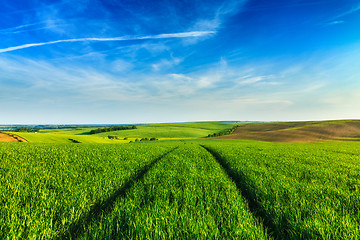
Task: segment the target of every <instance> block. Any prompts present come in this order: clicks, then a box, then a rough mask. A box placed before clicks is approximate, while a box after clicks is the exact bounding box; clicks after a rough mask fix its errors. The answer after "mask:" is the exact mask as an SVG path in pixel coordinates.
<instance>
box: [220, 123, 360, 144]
mask: <svg viewBox="0 0 360 240" xmlns="http://www.w3.org/2000/svg"><path fill="white" fill-rule="evenodd" d="M219 138H222V139H250V140H259V141H269V142H318V141H334V140H335V141H360V120H337V121H309V122H273V123H247V124H243V125H241V126H240V127H239V128H237V129H236V130H235V131H234V133H233V134H231V135H227V136H222V137H219Z"/></svg>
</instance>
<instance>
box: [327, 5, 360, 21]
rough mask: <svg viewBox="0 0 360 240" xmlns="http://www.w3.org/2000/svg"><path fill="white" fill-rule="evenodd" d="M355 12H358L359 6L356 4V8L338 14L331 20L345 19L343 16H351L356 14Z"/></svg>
mask: <svg viewBox="0 0 360 240" xmlns="http://www.w3.org/2000/svg"><path fill="white" fill-rule="evenodd" d="M357 11H360V4H358V5H357V6H355V7H353V8H351V9H350V10H348V11H345V12H342V13H340V14H339V15H337V16H335V17H333V18H332V20H335V19H339V18H341V17H345V16H347V15H350V14H352V13H354V12H357Z"/></svg>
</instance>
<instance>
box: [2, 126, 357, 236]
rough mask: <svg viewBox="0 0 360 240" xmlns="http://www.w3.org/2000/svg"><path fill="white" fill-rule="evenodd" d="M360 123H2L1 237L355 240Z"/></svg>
mask: <svg viewBox="0 0 360 240" xmlns="http://www.w3.org/2000/svg"><path fill="white" fill-rule="evenodd" d="M359 123H360V121H358V120H349V121H323V122H275V123H235V122H233V123H231V122H229V123H222V122H204V123H200V122H198V123H171V124H150V125H139V126H136V128H135V127H134V129H125V130H116V131H109V132H99V133H95V134H89V132H90V131H91V130H94V129H98V128H96V127H85V126H82V127H81V128H76V127H72V128H66V127H65V128H62V129H56V128H52V129H36V131H35V130H34V129H35V128H33V129H32V130H31V129H30V128H29V129H28V131H33V132H17V131H16V129H12V131H3V132H4V133H2V134H11V135H13V136H18V137H19V138H21V139H26V140H27V142H10V141H12V140H13V139H9V142H8V143H6V142H3V143H1V144H0V155H1V162H0V173H1V175H0V182H1V185H0V194H1V195H0V202H1V208H0V216H1V220H0V238H1V239H118V238H120V239H121V238H124V239H194V238H196V239H357V238H359V236H360V227H359V226H360V224H359V222H360V215H359V212H358V210H359V209H360V188H359V186H360V185H359V184H360V173H359V172H360V142H358V141H357V136H358V134H359V132H358V130H357V129H358V128H357V126H358V125H359ZM234 126H235V127H234ZM289 128H290V129H291V130H288V131H296V130H297V131H299V132H302V131H304V132H305V131H307V133H308V134H307V135H304V136H305V137H304V138H300V137H299V136H300V134H294V135H293V139H289V136H290V134H289V135H286V138H281V139H279V138H272V139H270V138H269V136H272V135H271V134H266V133H269V132H270V133H274V132H276V131H287V130H286V129H289ZM103 129H106V127H105V126H104V127H103ZM339 129H340V130H339ZM343 129H345V130H343ZM349 129H350V130H349ZM310 130H311V131H310ZM351 130H352V131H351ZM245 131H246V132H248V133H249V132H250V133H251V134H248V135H247V134H245V135H240V134H242V133H244V132H245ZM338 132H341V134H334V133H338ZM219 133H225V134H224V135H222V136H220V137H208V136H209V135H213V134H219ZM319 133H322V134H323V135H321V136H325V135H326V136H331V137H326V138H324V139H323V141H320V139H319V138H314V139H312V140H313V141H311V139H309V137H308V136H309V135H310V136H319ZM108 136H117V138H111V139H110V138H109V137H108ZM264 136H266V137H267V140H268V141H255V140H253V139H261V138H263V137H264ZM280 136H281V137H283V135H280ZM87 138H88V139H87ZM124 138H125V139H126V140H124ZM151 138H153V139H157V140H150V139H151ZM224 138H226V139H224ZM238 138H244V139H242V140H241V139H238ZM246 138H248V139H247V140H246ZM69 139H72V140H69ZM136 139H138V140H137V141H136ZM145 139H147V140H145ZM349 139H350V140H351V141H349ZM279 141H282V142H279ZM289 142H292V143H289Z"/></svg>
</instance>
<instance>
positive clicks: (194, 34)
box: [0, 31, 215, 53]
mask: <svg viewBox="0 0 360 240" xmlns="http://www.w3.org/2000/svg"><path fill="white" fill-rule="evenodd" d="M214 33H215V31H192V32H181V33H165V34H158V35H148V36H125V37H113V38H74V39H63V40H56V41H49V42H41V43H29V44H24V45H19V46H14V47H8V48H3V49H0V53H4V52H11V51H16V50H20V49H25V48H30V47H38V46H44V45H51V44H57V43H66V42H89V41H97V42H106V41H131V40H146V39H166V38H191V37H202V36H206V35H210V34H214Z"/></svg>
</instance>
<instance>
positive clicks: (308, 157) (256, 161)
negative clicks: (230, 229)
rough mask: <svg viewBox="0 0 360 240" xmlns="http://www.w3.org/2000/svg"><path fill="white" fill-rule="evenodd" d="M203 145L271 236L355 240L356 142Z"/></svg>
mask: <svg viewBox="0 0 360 240" xmlns="http://www.w3.org/2000/svg"><path fill="white" fill-rule="evenodd" d="M204 145H205V146H206V148H207V149H209V150H210V151H211V152H213V153H214V154H215V155H217V158H221V159H222V161H223V164H224V165H225V166H224V167H225V168H228V169H229V171H231V172H232V173H233V174H234V175H235V176H236V178H237V179H238V180H239V181H241V182H242V185H243V189H246V191H247V194H245V195H247V198H248V199H251V200H252V201H254V202H255V205H254V206H255V207H254V209H252V211H253V212H254V211H255V212H256V211H260V213H259V215H260V216H261V215H263V219H264V224H265V225H266V226H270V227H269V228H268V229H269V230H271V231H272V232H270V234H272V235H273V236H274V237H277V238H281V239H303V238H306V239H308V238H310V239H314V238H316V239H318V238H319V239H359V237H360V227H359V226H360V225H359V223H360V213H359V209H360V189H359V186H360V185H359V183H360V172H359V170H360V157H359V156H356V155H352V153H353V152H355V153H356V152H357V151H358V149H359V144H358V143H326V144H325V143H324V144H321V143H319V144H269V143H258V144H245V143H244V144H242V145H237V144H231V143H223V144H222V143H207V144H204ZM335 149H348V150H349V154H341V155H333V154H329V151H334V150H335ZM351 149H353V151H351ZM250 203H251V201H250ZM269 224H270V225H269Z"/></svg>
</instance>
